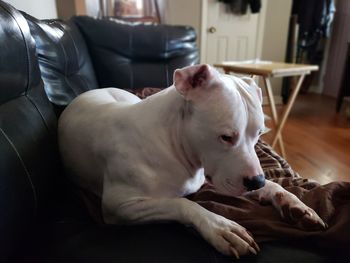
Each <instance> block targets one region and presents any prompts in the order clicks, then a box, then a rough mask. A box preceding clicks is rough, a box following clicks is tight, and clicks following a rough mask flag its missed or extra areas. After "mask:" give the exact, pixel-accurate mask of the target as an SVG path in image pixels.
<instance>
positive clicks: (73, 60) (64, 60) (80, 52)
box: [24, 13, 98, 111]
mask: <svg viewBox="0 0 350 263" xmlns="http://www.w3.org/2000/svg"><path fill="white" fill-rule="evenodd" d="M24 17H25V18H26V19H27V22H28V24H29V28H30V31H31V34H32V36H33V38H34V40H35V43H36V52H37V54H38V60H39V66H40V70H41V77H42V79H43V81H44V84H45V90H46V93H47V96H48V98H49V100H50V101H51V102H52V103H53V105H54V106H55V107H56V109H57V110H58V111H60V110H62V109H64V107H65V106H67V105H68V104H69V103H70V102H71V101H72V100H73V99H74V98H75V97H76V96H77V95H79V94H81V93H83V92H85V91H88V90H91V89H97V88H98V85H97V81H96V78H95V72H94V69H93V66H92V64H91V60H90V55H89V52H88V49H87V47H86V44H85V41H84V39H83V38H82V36H81V34H80V32H79V29H78V28H77V26H76V25H75V24H74V23H72V22H69V21H68V22H64V21H59V20H38V19H36V18H34V17H32V16H30V15H28V14H25V13H24Z"/></svg>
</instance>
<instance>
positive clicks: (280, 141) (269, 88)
mask: <svg viewBox="0 0 350 263" xmlns="http://www.w3.org/2000/svg"><path fill="white" fill-rule="evenodd" d="M263 80H264V86H265V89H266V92H267V98H268V100H269V104H270V109H271V113H272V121H273V123H274V126H275V129H276V130H277V129H278V127H279V125H278V115H277V110H276V104H275V99H274V96H273V92H272V86H271V82H270V79H269V77H263ZM275 139H276V141H277V139H278V145H279V147H280V150H281V154H282V156H283V157H286V151H285V149H284V144H283V139H282V135H281V133H279V134H277V132H276V133H275V137H274V138H273V141H275ZM275 146H276V142H275V143H274V144H273V143H272V147H275Z"/></svg>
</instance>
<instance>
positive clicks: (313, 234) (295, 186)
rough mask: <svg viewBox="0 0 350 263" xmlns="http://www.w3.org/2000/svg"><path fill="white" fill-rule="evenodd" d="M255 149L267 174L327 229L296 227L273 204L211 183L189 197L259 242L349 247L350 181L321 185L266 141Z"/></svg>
mask: <svg viewBox="0 0 350 263" xmlns="http://www.w3.org/2000/svg"><path fill="white" fill-rule="evenodd" d="M256 151H257V153H258V156H259V159H260V162H261V165H262V167H263V169H264V172H265V175H266V177H267V178H268V179H270V180H272V181H275V182H277V183H279V184H280V185H282V186H283V187H284V188H285V189H286V190H288V191H290V192H292V193H293V194H295V195H296V196H297V197H298V198H299V199H301V200H302V201H303V202H304V203H305V204H307V205H308V206H309V207H311V208H313V209H314V210H315V211H316V212H317V213H318V215H319V216H320V217H321V218H322V219H323V220H324V221H325V222H326V223H327V224H328V225H329V228H328V229H327V230H326V231H325V230H305V229H300V228H297V227H296V226H293V225H291V224H289V223H288V222H284V221H283V220H282V219H281V217H280V215H279V213H278V211H277V210H276V209H275V208H274V207H273V206H272V205H261V204H259V203H258V202H257V201H254V200H252V199H249V198H247V197H232V196H225V195H222V194H219V193H217V192H216V191H215V189H214V188H213V187H212V186H211V185H209V184H205V185H204V186H203V187H202V188H201V189H200V190H199V191H198V192H197V193H195V194H193V195H191V196H189V197H188V198H189V199H191V200H193V201H195V202H197V203H198V204H200V205H201V206H203V207H205V208H206V209H208V210H210V211H212V212H214V213H217V214H220V215H222V216H224V217H226V218H229V219H232V220H234V221H236V222H237V223H239V224H241V225H242V226H244V227H246V228H247V229H248V230H249V231H250V232H252V233H253V235H254V238H255V240H256V241H258V242H261V241H268V240H276V239H278V240H298V242H299V241H300V242H303V241H305V242H312V244H313V246H315V247H316V246H317V247H321V248H322V247H324V248H335V249H339V248H344V249H345V248H348V249H350V183H346V182H333V183H330V184H327V185H323V186H321V185H319V184H318V183H316V182H312V181H309V180H306V179H302V178H301V177H300V176H299V175H298V174H297V173H295V172H294V171H293V170H292V169H291V168H290V166H289V165H288V164H287V162H286V161H285V160H284V159H282V158H281V157H280V156H278V155H277V154H276V153H275V152H273V150H272V149H271V147H269V146H268V145H267V144H265V143H264V142H261V141H260V142H259V143H258V144H257V146H256Z"/></svg>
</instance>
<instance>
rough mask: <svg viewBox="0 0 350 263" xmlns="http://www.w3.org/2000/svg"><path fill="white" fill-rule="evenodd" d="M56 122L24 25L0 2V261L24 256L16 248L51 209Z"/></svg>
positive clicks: (55, 170) (56, 169)
mask: <svg viewBox="0 0 350 263" xmlns="http://www.w3.org/2000/svg"><path fill="white" fill-rule="evenodd" d="M56 122H57V120H56V116H55V113H54V111H53V109H52V105H51V104H50V102H49V101H48V99H47V97H46V94H45V92H44V87H43V82H42V80H41V78H40V70H39V66H38V63H37V60H36V57H35V44H34V41H33V39H32V38H31V35H30V30H29V27H28V24H27V22H26V20H25V18H24V17H23V16H22V15H21V13H19V12H18V11H17V10H16V9H14V8H13V7H11V6H10V5H8V4H6V3H4V2H2V1H0V262H8V261H7V259H8V257H9V256H10V254H11V253H13V252H16V253H22V252H23V251H21V249H20V247H19V245H18V244H19V243H20V242H21V241H26V240H25V238H24V237H26V233H27V232H28V230H30V229H32V228H33V225H34V222H35V221H36V220H37V219H38V218H39V217H42V218H44V217H46V216H48V214H49V213H48V212H47V211H48V209H49V207H51V206H53V199H52V198H51V196H53V189H54V185H55V184H56V179H55V178H58V173H59V171H60V165H59V158H58V151H57V144H56ZM26 245H28V244H26Z"/></svg>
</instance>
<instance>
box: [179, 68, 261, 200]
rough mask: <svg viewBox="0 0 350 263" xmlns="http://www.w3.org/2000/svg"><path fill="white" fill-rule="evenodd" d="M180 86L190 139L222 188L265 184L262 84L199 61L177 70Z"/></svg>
mask: <svg viewBox="0 0 350 263" xmlns="http://www.w3.org/2000/svg"><path fill="white" fill-rule="evenodd" d="M174 86H175V88H176V89H177V91H178V92H179V93H180V94H181V95H182V96H183V97H184V99H185V101H186V107H185V108H186V112H185V117H184V132H185V133H186V137H187V138H188V139H189V142H188V143H189V144H190V147H191V148H192V149H193V150H194V152H195V153H196V155H197V156H198V158H199V160H200V162H201V164H202V165H203V167H204V172H205V175H206V176H207V178H209V179H210V180H211V181H212V183H213V185H214V186H215V187H216V189H217V190H218V191H220V192H222V193H225V194H229V195H239V194H242V193H244V192H245V191H249V190H255V189H258V188H260V187H262V186H264V184H265V178H264V175H263V171H262V168H261V166H260V163H259V159H258V157H257V155H256V152H255V150H254V146H255V144H256V143H257V141H258V139H259V136H260V134H261V133H262V132H263V130H264V114H263V111H262V106H261V104H262V95H261V89H260V88H259V87H258V86H257V85H256V84H255V82H254V81H253V80H252V79H250V78H237V77H234V76H230V75H223V74H220V73H219V72H218V71H216V70H215V69H214V68H212V67H210V66H208V65H195V66H190V67H186V68H183V69H178V70H176V71H175V73H174Z"/></svg>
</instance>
